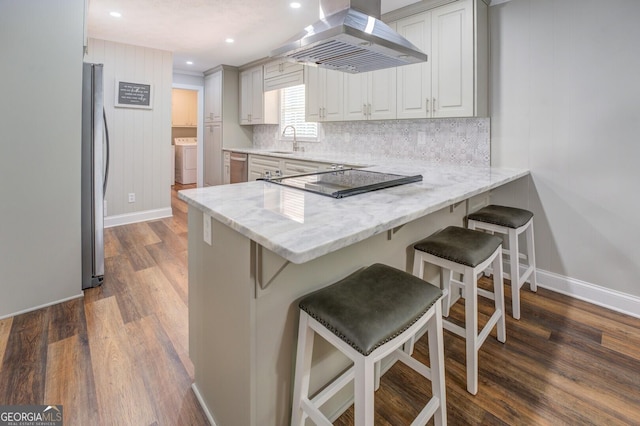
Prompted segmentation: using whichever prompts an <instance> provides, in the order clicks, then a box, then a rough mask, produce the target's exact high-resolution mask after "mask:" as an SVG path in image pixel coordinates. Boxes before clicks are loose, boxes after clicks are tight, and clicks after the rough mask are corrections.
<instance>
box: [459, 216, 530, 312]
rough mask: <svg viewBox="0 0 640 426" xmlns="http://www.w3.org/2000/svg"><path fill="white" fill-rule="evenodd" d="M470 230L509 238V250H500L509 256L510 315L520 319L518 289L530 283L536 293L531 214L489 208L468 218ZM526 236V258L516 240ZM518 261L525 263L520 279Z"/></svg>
mask: <svg viewBox="0 0 640 426" xmlns="http://www.w3.org/2000/svg"><path fill="white" fill-rule="evenodd" d="M467 219H468V224H467V227H468V228H469V229H481V230H486V231H489V232H491V233H494V232H497V233H499V234H504V235H507V236H508V239H509V249H508V250H503V254H504V255H505V256H508V258H509V263H510V267H511V268H510V269H511V273H510V274H509V279H510V280H511V306H512V315H513V317H514V318H515V319H520V287H522V285H523V284H524V283H525V282H526V281H527V279H529V281H530V286H531V291H533V292H535V291H537V290H538V285H537V280H536V253H535V247H534V242H533V213H531V212H530V211H528V210H524V209H518V208H514V207H504V206H496V205H489V206H486V207H484V208H482V209H480V210H478V211H477V212H475V213H472V214H470V215H469V216H468V217H467ZM523 232H525V233H526V234H525V236H526V239H527V243H526V244H527V254H526V255H525V254H524V253H520V249H519V247H518V237H519V236H520V234H522V233H523ZM520 258H523V259H527V263H528V267H527V269H526V270H525V271H524V273H523V274H522V275H520Z"/></svg>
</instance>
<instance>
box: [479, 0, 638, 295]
mask: <svg viewBox="0 0 640 426" xmlns="http://www.w3.org/2000/svg"><path fill="white" fill-rule="evenodd" d="M490 18H491V43H492V47H491V48H492V86H493V88H492V92H491V98H492V106H491V107H492V113H491V117H492V129H491V132H492V140H491V142H492V162H493V164H494V165H496V166H520V167H528V168H529V169H531V172H532V178H531V179H530V180H528V181H523V182H518V183H515V184H512V185H510V186H509V187H508V188H505V189H504V190H502V191H497V192H496V194H495V197H494V198H493V200H494V201H496V202H501V203H505V204H511V205H515V206H522V207H525V208H529V209H531V210H533V211H534V213H535V215H536V217H535V222H534V223H535V227H536V245H537V250H536V251H537V260H538V266H539V267H540V268H541V269H543V270H546V271H550V272H552V273H555V274H559V275H561V276H564V277H569V279H570V280H574V281H584V282H586V283H590V284H595V285H596V286H602V287H606V288H608V289H612V290H616V291H619V292H622V293H625V294H627V295H634V296H640V285H638V277H639V276H640V244H639V242H640V225H639V224H638V220H637V216H636V213H637V212H638V211H639V210H640V197H638V195H637V194H638V185H639V184H640V166H639V164H638V162H639V160H640V140H639V139H640V83H639V82H638V77H639V76H640V54H639V52H640V26H639V25H638V18H640V1H637V0H613V1H606V2H604V1H593V0H590V1H584V0H556V1H554V0H512V1H510V2H508V3H504V4H501V5H497V6H494V7H491V9H490Z"/></svg>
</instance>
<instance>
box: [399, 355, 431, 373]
mask: <svg viewBox="0 0 640 426" xmlns="http://www.w3.org/2000/svg"><path fill="white" fill-rule="evenodd" d="M396 356H397V357H398V361H401V362H403V363H404V364H405V365H406V366H408V367H411V368H412V369H413V370H415V371H417V372H418V373H420V374H421V375H422V376H424V377H425V378H427V379H429V380H431V369H430V368H429V367H427V366H426V365H424V364H423V363H421V362H419V361H417V360H416V359H415V358H412V357H411V355H409V354H408V353H406V352H404V351H403V350H401V349H396Z"/></svg>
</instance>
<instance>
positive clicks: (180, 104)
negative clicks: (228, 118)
mask: <svg viewBox="0 0 640 426" xmlns="http://www.w3.org/2000/svg"><path fill="white" fill-rule="evenodd" d="M203 94H204V88H203V87H202V86H193V85H187V84H173V86H172V100H171V109H172V110H171V145H172V161H171V164H172V173H171V175H172V176H173V181H172V182H171V184H172V186H173V185H174V184H176V183H178V184H182V185H188V184H194V183H195V184H196V185H197V186H199V187H200V186H203V173H202V170H203V161H202V158H203V148H202V146H203V137H202V135H203V114H204V112H203V111H204V96H203Z"/></svg>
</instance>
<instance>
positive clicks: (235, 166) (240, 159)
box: [229, 152, 249, 183]
mask: <svg viewBox="0 0 640 426" xmlns="http://www.w3.org/2000/svg"><path fill="white" fill-rule="evenodd" d="M247 157H248V156H247V154H241V153H239V152H232V153H231V162H230V164H229V168H230V169H231V180H230V183H238V182H246V181H247V174H248V172H249V164H248V163H249V161H248V159H247Z"/></svg>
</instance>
